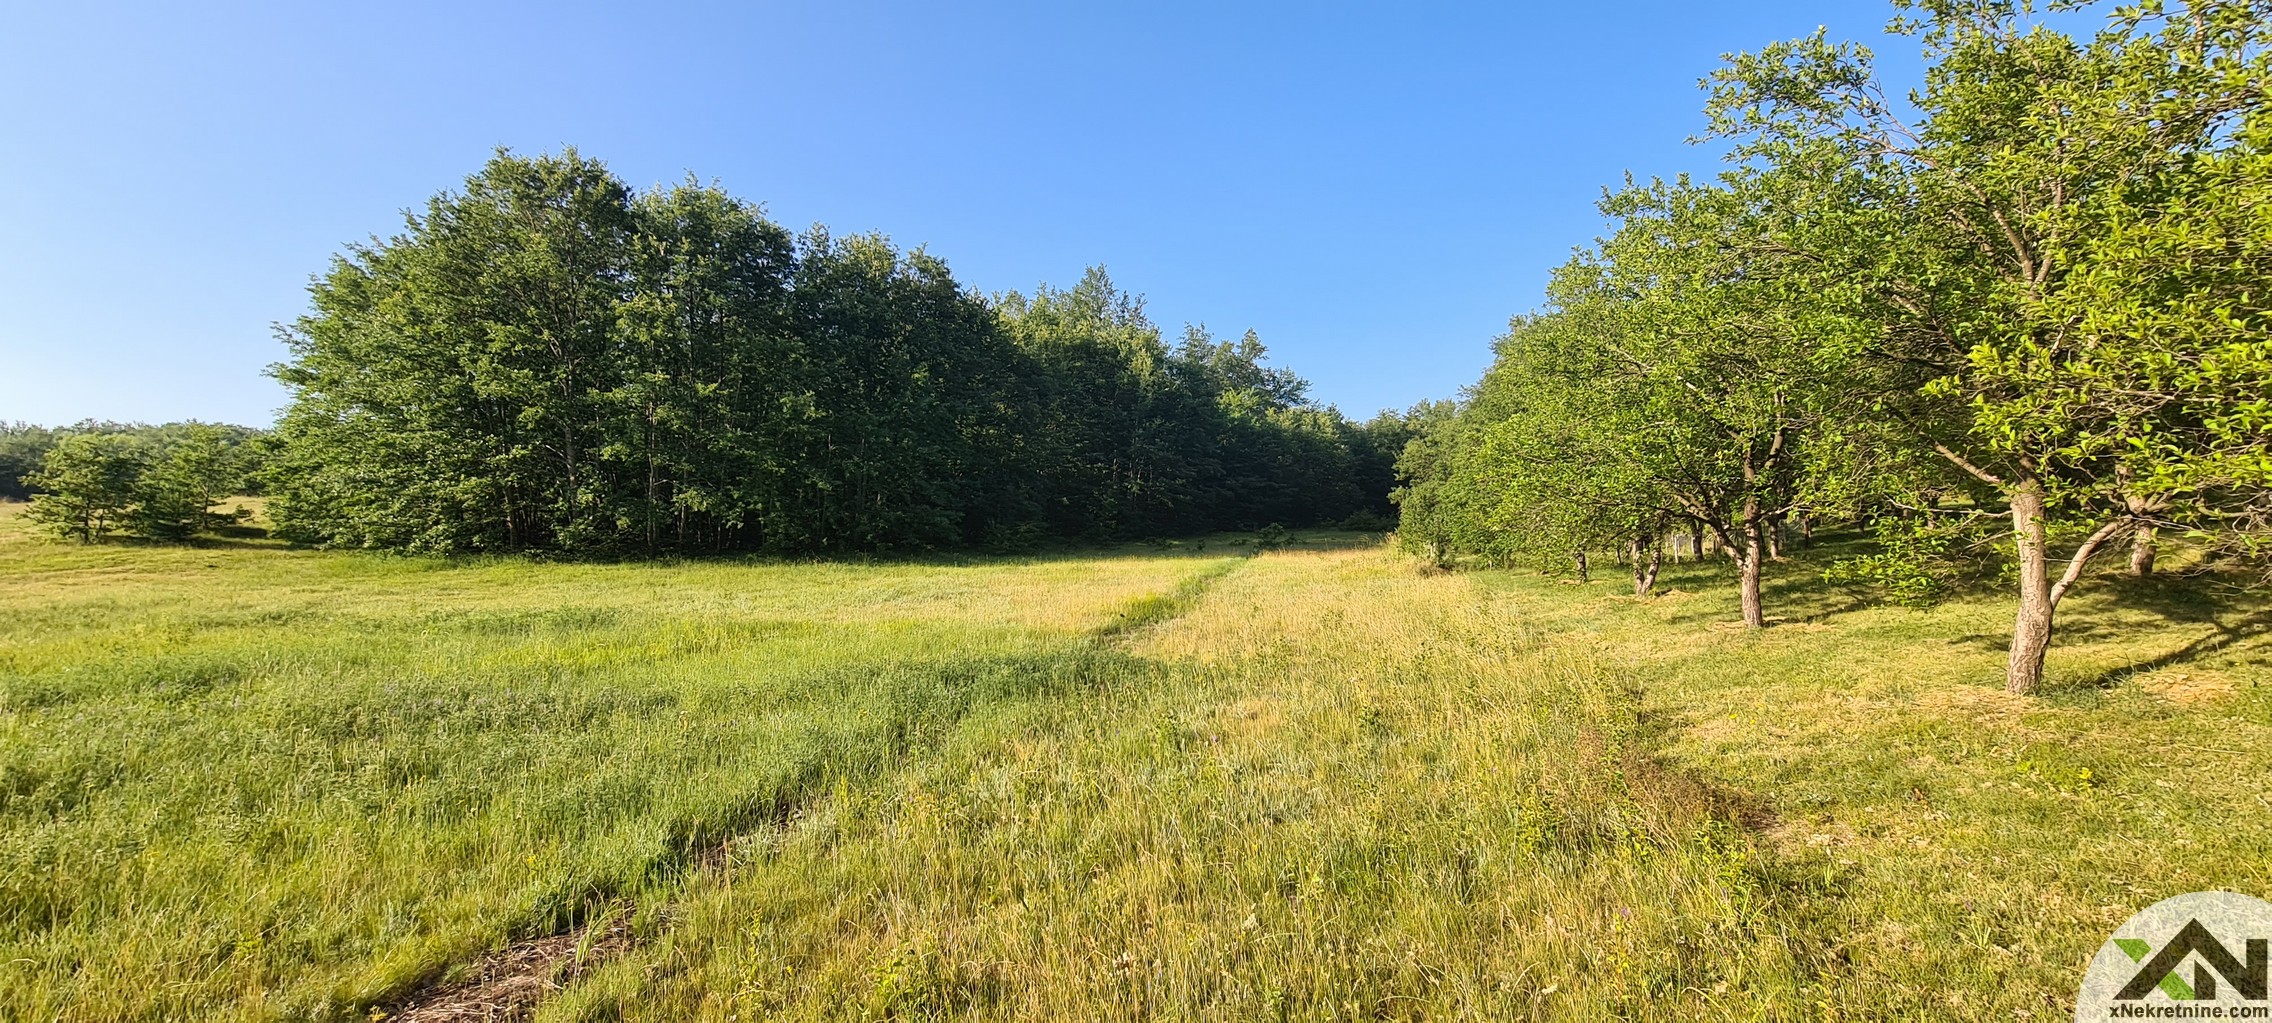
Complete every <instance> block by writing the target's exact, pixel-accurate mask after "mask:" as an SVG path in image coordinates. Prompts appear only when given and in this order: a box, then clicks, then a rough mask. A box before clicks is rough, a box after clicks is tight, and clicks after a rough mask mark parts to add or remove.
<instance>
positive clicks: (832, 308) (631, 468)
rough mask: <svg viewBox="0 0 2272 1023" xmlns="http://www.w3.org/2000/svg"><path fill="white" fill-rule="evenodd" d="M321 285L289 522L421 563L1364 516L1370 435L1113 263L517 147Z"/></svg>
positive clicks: (305, 331) (283, 437)
mask: <svg viewBox="0 0 2272 1023" xmlns="http://www.w3.org/2000/svg"><path fill="white" fill-rule="evenodd" d="M407 221H408V222H407V226H406V228H405V229H404V231H403V233H401V234H399V235H397V236H395V237H393V238H390V239H386V240H384V241H373V242H372V243H370V244H368V245H361V246H356V247H353V248H351V249H350V250H348V251H347V252H346V253H345V254H344V255H342V256H341V257H340V258H338V259H337V260H336V261H335V262H334V264H333V265H332V267H331V269H330V271H329V272H328V273H326V274H324V275H323V276H322V277H321V278H320V279H318V280H317V281H316V282H315V283H314V284H313V285H312V287H311V292H312V294H313V299H314V302H313V311H312V312H310V313H309V314H308V315H307V316H305V317H303V318H301V319H300V320H299V321H298V322H297V323H295V324H293V325H292V326H291V327H289V328H288V329H287V330H286V331H285V337H286V340H287V342H288V343H289V344H290V346H291V352H292V355H291V359H290V361H288V362H287V363H285V364H283V365H281V366H279V367H277V368H276V370H275V373H276V376H277V377H278V379H280V380H282V381H283V382H284V383H285V384H286V385H288V386H289V387H291V388H292V390H293V392H294V396H293V401H292V404H291V406H290V408H289V410H288V411H287V412H286V414H285V415H284V418H283V420H282V422H281V423H280V425H279V426H278V430H277V435H278V443H277V445H276V447H277V454H276V458H275V462H274V464H273V465H272V466H271V467H270V470H269V475H268V479H269V485H270V492H271V494H272V501H271V503H270V505H269V509H270V514H271V515H272V516H273V517H274V519H275V521H276V523H277V525H278V527H279V530H280V532H281V533H282V534H283V535H285V536H287V537H290V538H293V539H296V540H300V541H303V542H309V543H317V544H326V545H336V546H349V547H377V548H395V549H405V550H426V551H449V552H461V551H513V550H555V551H574V552H592V553H600V552H634V553H635V552H649V551H737V550H739V551H769V552H835V551H875V550H889V549H909V548H930V547H945V546H961V545H1009V546H1017V545H1023V544H1028V543H1032V542H1035V541H1038V540H1041V539H1044V538H1049V537H1066V538H1084V539H1104V538H1120V537H1139V536H1152V535H1162V534H1180V533H1193V532H1200V531H1207V530H1218V529H1230V528H1251V527H1257V526H1261V525H1265V524H1271V523H1278V524H1283V525H1287V526H1302V525H1314V524H1320V523H1333V522H1337V521H1343V520H1347V519H1350V518H1351V517H1356V518H1358V519H1361V520H1370V519H1372V518H1375V517H1378V516H1381V515H1384V514H1385V513H1387V512H1388V511H1389V510H1390V507H1389V505H1388V503H1387V495H1388V492H1389V490H1390V489H1391V487H1392V485H1393V482H1394V475H1393V472H1394V462H1395V459H1396V457H1397V454H1398V453H1399V451H1401V449H1402V448H1403V446H1404V443H1405V441H1406V440H1407V439H1408V438H1407V431H1406V427H1405V424H1404V422H1403V420H1402V418H1401V417H1399V416H1395V415H1383V416H1381V417H1379V418H1376V419H1374V420H1372V421H1371V422H1368V423H1362V424H1359V423H1353V422H1351V421H1349V420H1347V419H1345V418H1344V417H1343V416H1342V415H1341V414H1340V413H1339V412H1338V411H1336V410H1335V409H1332V408H1330V407H1321V406H1319V405H1317V404H1316V403H1314V402H1312V401H1310V400H1309V399H1308V398H1307V396H1306V389H1307V385H1306V384H1305V383H1304V382H1303V381H1302V380H1301V379H1300V378H1298V377H1296V376H1294V375H1293V374H1292V373H1290V372H1288V371H1286V370H1283V369H1275V368H1268V367H1266V366H1265V365H1264V364H1263V362H1264V359H1263V355H1264V353H1263V347H1262V345H1261V343H1260V342H1259V341H1257V340H1256V338H1255V337H1254V335H1253V334H1252V333H1251V332H1250V333H1248V334H1247V335H1246V336H1245V337H1243V338H1242V339H1240V340H1237V341H1221V340H1217V339H1216V338H1214V337H1212V336H1210V335H1209V334H1208V333H1207V332H1206V331H1204V330H1202V329H1199V328H1190V329H1187V331H1186V332H1185V335H1184V337H1183V338H1182V340H1181V341H1180V342H1179V343H1176V344H1170V343H1168V342H1167V341H1166V340H1164V339H1163V338H1162V336H1161V333H1160V331H1159V330H1158V329H1157V328H1156V327H1154V326H1153V325H1152V324H1151V323H1150V322H1148V321H1147V320H1146V319H1145V317H1144V314H1143V310H1142V307H1141V303H1140V302H1139V301H1137V300H1134V299H1132V298H1130V297H1129V296H1128V295H1126V294H1124V293H1122V292H1120V291H1119V290H1117V289H1116V288H1115V287H1114V286H1113V284H1112V283H1111V281H1110V280H1109V279H1108V278H1107V277H1106V275H1105V273H1104V272H1103V271H1102V270H1101V269H1092V270H1090V271H1089V272H1088V274H1087V276H1086V277H1084V278H1083V279H1082V281H1081V282H1080V283H1079V284H1078V285H1077V286H1075V287H1073V288H1072V289H1070V290H1062V291H1060V290H1054V289H1050V288H1047V287H1044V288H1042V289H1040V290H1038V291H1037V292H1036V293H1035V294H1033V295H1030V296H1028V295H1021V294H1017V293H1011V294H1008V295H1003V296H998V297H994V298H988V297H985V296H981V295H979V294H977V293H975V292H973V291H971V290H970V289H967V288H965V287H963V286H962V285H961V284H959V283H957V282H956V281H955V279H954V277H953V276H952V275H951V274H950V273H949V272H948V270H947V265H946V264H945V263H944V262H943V261H941V260H940V259H938V258H937V257H935V256H932V255H930V254H929V253H926V252H924V251H922V250H916V251H914V252H903V251H900V250H898V249H896V248H894V247H893V246H892V245H891V244H890V243H889V242H887V241H886V240H885V239H884V238H882V237H880V236H874V235H863V236H856V237H849V238H840V237H834V236H831V235H830V234H828V233H827V232H825V231H824V230H822V229H819V228H815V229H813V230H811V231H808V232H806V233H805V234H803V235H801V236H792V235H791V234H790V233H789V232H788V231H785V230H783V229H782V228H781V227H779V226H777V225H775V224H774V223H772V222H771V221H769V220H767V219H766V218H765V216H764V215H763V213H762V211H761V210H760V209H759V208H757V207H756V206H753V205H751V204H749V203H746V202H743V201H741V200H738V199H736V198H734V197H732V196H730V195H727V194H726V193H725V192H723V191H721V190H719V189H717V188H715V187H707V186H702V185H698V184H694V183H688V184H682V185H679V186H676V187H671V188H662V189H657V190H652V191H647V192H634V191H633V190H632V189H630V188H628V187H626V186H625V185H624V183H623V182H621V181H619V180H617V179H616V178H615V177H614V175H612V174H611V173H609V171H608V170H607V169H606V168H605V167H604V166H602V165H601V164H600V163H598V162H597V161H594V160H590V159H586V158H583V157H581V156H579V155H577V154H576V153H575V152H574V151H573V150H570V151H568V152H565V153H563V154H561V155H558V156H541V157H535V158H525V157H520V156H514V155H510V154H505V153H500V154H499V155H498V156H497V157H496V158H494V159H492V160H491V161H490V162H489V164H488V165H487V166H486V167H484V168H483V169H482V170H481V172H480V173H478V174H476V175H474V176H473V177H471V178H469V179H468V180H467V181H466V183H465V187H464V189H463V190H462V191H459V192H453V193H445V194H442V195H438V196H436V197H435V198H434V199H432V200H431V201H430V202H429V203H428V204H427V207H426V209H425V211H424V212H423V213H422V214H414V215H411V216H409V217H408V218H407Z"/></svg>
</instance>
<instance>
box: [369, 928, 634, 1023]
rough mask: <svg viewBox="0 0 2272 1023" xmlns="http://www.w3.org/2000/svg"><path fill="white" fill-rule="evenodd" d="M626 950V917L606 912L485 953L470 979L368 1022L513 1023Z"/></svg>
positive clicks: (417, 997)
mask: <svg viewBox="0 0 2272 1023" xmlns="http://www.w3.org/2000/svg"><path fill="white" fill-rule="evenodd" d="M595 929H597V933H595V932H594V931H595ZM630 947H631V929H630V926H629V923H628V922H627V919H626V914H624V913H620V912H617V913H610V914H608V915H607V916H606V917H603V918H602V919H601V920H600V921H599V922H598V923H596V924H593V925H592V926H591V927H586V928H580V929H578V930H576V931H573V932H570V933H568V934H555V935H552V936H551V937H547V938H531V939H529V940H527V941H521V942H515V943H514V944H511V945H508V946H506V947H504V948H501V949H498V950H497V951H494V952H491V953H489V954H488V955H486V956H483V957H482V959H481V962H480V963H478V964H476V965H475V967H474V970H473V974H472V975H471V976H469V977H466V978H465V979H463V980H460V981H457V982H454V983H445V984H441V985H439V986H436V987H430V988H427V989H426V990H424V991H421V992H419V993H418V994H416V995H413V996H411V998H410V1000H409V1001H408V1002H405V1003H403V1004H402V1005H401V1006H400V1007H399V1008H397V1009H395V1010H394V1011H393V1012H388V1013H373V1014H372V1018H373V1019H377V1020H385V1021H387V1023H471V1021H475V1020H479V1021H481V1023H517V1021H519V1020H525V1019H528V1018H530V1017H531V1016H534V1015H535V1014H536V1007H537V1003H539V1002H541V1001H543V1000H544V999H545V998H546V997H548V996H550V995H551V994H553V993H554V992H556V991H559V990H560V989H561V988H564V987H566V986H568V984H569V983H570V982H571V981H574V980H575V979H576V978H578V977H581V976H583V975H584V974H586V973H590V972H591V971H592V970H594V969H596V968H598V967H599V966H600V964H602V963H605V962H607V961H608V960H610V959H613V958H615V957H616V956H618V955H621V954H623V953H624V952H625V951H626V950H628V949H630ZM579 949H581V950H582V954H581V955H579V954H578V950H579Z"/></svg>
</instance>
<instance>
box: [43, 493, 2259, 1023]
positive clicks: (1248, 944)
mask: <svg viewBox="0 0 2272 1023" xmlns="http://www.w3.org/2000/svg"><path fill="white" fill-rule="evenodd" d="M6 514H7V513H6V512H0V1018H9V1019H16V1018H22V1019H47V1018H56V1017H60V1018H65V1019H88V1020H96V1019H177V1018H242V1019H271V1018H286V1019H296V1018H310V1017H314V1018H324V1017H329V1018H341V1019H346V1018H363V1017H365V1016H366V1015H367V1014H368V1013H369V1012H370V1010H372V1009H373V1008H375V1007H376V1008H384V1007H390V1006H393V1005H395V1004H397V1003H398V1002H399V1000H400V999H401V998H403V997H404V996H405V995H407V994H409V993H410V992H412V991H415V990H417V989H418V988H419V987H420V986H422V985H424V984H426V983H428V982H431V981H433V980H435V979H437V978H441V977H445V976H448V975H450V974H451V973H452V971H453V970H454V969H462V967H463V964H465V963H468V962H471V961H473V960H475V959H477V958H478V957H479V956H480V954H481V953H482V952H483V951H484V950H485V949H489V948H493V947H496V946H498V945H501V944H503V943H505V942H507V941H510V940H514V939H518V938H524V937H531V936H537V935H544V934H551V933H559V932H562V931H566V930H568V929H570V928H572V927H573V926H575V925H576V924H578V923H579V922H583V921H587V920H589V919H591V918H593V917H595V916H597V915H600V914H605V913H609V912H614V911H615V908H616V907H629V913H630V917H629V918H630V921H631V923H630V929H631V932H632V935H633V941H632V944H631V947H630V949H629V950H628V951H627V952H625V953H624V954H623V955H621V956H620V957H618V958H616V959H614V960H612V961H610V962H608V963H607V964H605V965H603V966H601V967H600V968H599V969H598V970H597V971H595V972H592V973H589V974H586V975H584V976H581V977H580V978H579V979H577V980H576V981H575V982H574V983H572V984H571V985H569V987H568V988H567V989H566V990H565V991H563V992H562V993H560V994H559V995H558V996H557V997H554V998H552V999H551V1000H549V1001H548V1002H546V1003H545V1004H544V1005H543V1006H542V1008H541V1011H540V1016H541V1017H543V1018H547V1019H553V1020H605V1019H652V1020H674V1019H686V1018H696V1019H717V1020H728V1019H738V1020H759V1019H814V1020H819V1019H875V1018H941V1019H945V1018H1004V1017H1015V1018H1034V1019H1042V1018H1048V1019H1130V1020H1150V1019H1218V1018H1246V1019H1421V1018H1534V1017H1535V1018H1556V1019H1560V1018H1570V1019H1609V1018H1641V1019H1668V1020H1671V1019H1747V1020H1748V1019H1792V1020H1798V1019H1807V1020H1813V1019H1880V1018H1904V1017H1906V1018H1929V1019H1984V1020H1985V1019H2012V1018H2035V1019H2051V1018H2056V1017H2062V1016H2065V1015H2069V1014H2071V1012H2072V1006H2071V1004H2070V1002H2069V1000H2070V999H2071V998H2072V994H2073V990H2074V988H2075V986H2076V985H2077V983H2078V982H2079V980H2080V976H2081V969H2082V964H2083V963H2084V962H2085V961H2086V960H2087V958H2088V957H2089V955H2090V954H2091V953H2092V952H2093V951H2094V950H2095V949H2096V948H2097V947H2098V945H2099V944H2100V943H2101V942H2103V941H2104V940H2105V937H2106V935H2107V934H2108V933H2109V932H2110V931H2111V929H2112V928H2113V927H2114V926H2115V925H2116V924H2118V923H2119V922H2120V921H2121V920H2122V919H2123V918H2125V917H2127V916H2128V915H2129V914H2130V913H2131V912H2133V911H2135V910H2136V909H2138V908H2141V907H2143V906H2145V905H2146V904H2149V903H2151V902H2153V901H2155V900H2157V899H2159V898H2162V897H2165V896H2167V895H2170V894H2175V893H2178V892H2183V891H2191V890H2196V889H2201V888H2214V887H2224V888H2234V889H2238V890H2242V891H2248V892H2253V893H2256V894H2260V895H2261V894H2265V893H2267V891H2268V890H2272V848H2268V847H2272V823H2268V821H2272V814H2268V813H2267V812H2266V811H2268V810H2272V804H2267V803H2266V802H2265V799H2266V796H2265V795H2264V794H2263V792H2262V789H2263V783H2264V781H2265V779H2266V778H2268V777H2272V743H2268V742H2267V739H2268V738H2272V689H2267V688H2265V687H2263V685H2262V683H2263V682H2264V681H2266V680H2267V679H2268V678H2272V670H2268V668H2267V665H2268V661H2272V643H2268V642H2267V641H2266V637H2265V636H2264V635H2263V630H2264V626H2265V625H2266V624H2267V623H2268V621H2272V619H2268V618H2267V616H2266V605H2265V603H2264V602H2263V601H2262V600H2260V599H2255V598H2245V597H2242V598H2233V599H2229V600H2226V601H2223V602H2218V601H2212V600H2208V599H2205V598H2204V597H2202V596H2201V595H2200V588H2199V586H2198V585H2195V584H2189V583H2185V582H2181V581H2171V580H2163V581H2154V582H2148V583H2131V582H2129V581H2126V580H2117V579H2105V580H2097V579H2094V580H2092V581H2091V583H2090V584H2089V586H2088V587H2087V588H2085V589H2080V590H2078V591H2077V595H2076V597H2075V598H2073V601H2072V602H2071V603H2070V605H2069V607H2067V608H2064V609H2063V610H2062V628H2063V634H2062V641H2061V645H2060V646H2058V647H2057V648H2056V649H2055V650H2054V653H2053V659H2052V673H2053V676H2054V685H2053V687H2052V692H2051V693H2050V695H2048V696H2045V697H2042V698H2036V699H2018V698H2012V697H2008V696H2006V695H2004V694H2003V693H2002V692H2001V690H2000V688H1999V687H2000V680H2001V670H2000V657H2001V640H2002V637H2003V635H2004V630H2005V629H2006V628H2007V627H2008V611H2007V609H2006V608H2005V606H2004V605H2003V604H2001V603H2000V602H1999V601H1997V600H1996V599H1995V598H1994V597H1993V595H1981V596H1977V597H1971V598H1967V599H1965V600H1961V601H1958V602H1954V603H1952V604H1949V605H1945V606H1943V607H1940V608H1936V609H1933V610H1929V611H1914V610H1905V609H1898V608H1880V607H1869V606H1865V605H1862V604H1858V603H1856V602H1854V601H1852V600H1851V599H1849V598H1848V597H1847V596H1846V595H1844V594H1842V593H1839V592H1836V591H1831V590H1828V589H1825V588H1824V587H1822V586H1820V585H1819V584H1818V583H1813V582H1811V581H1810V580H1811V579H1813V577H1814V572H1815V570H1814V569H1812V568H1810V567H1808V566H1806V565H1803V564H1793V565H1790V566H1780V567H1779V568H1780V570H1779V571H1778V573H1777V579H1778V581H1777V583H1776V585H1775V587H1774V588H1773V589H1772V590H1771V592H1770V600H1771V602H1772V603H1771V613H1778V614H1782V615H1783V616H1785V619H1786V621H1785V622H1784V623H1783V624H1781V625H1779V626H1778V627H1776V628H1772V629H1769V630H1767V631H1765V632H1764V633H1761V634H1758V635H1749V634H1745V633H1743V632H1741V631H1740V630H1734V629H1730V628H1727V627H1726V626H1727V625H1728V624H1729V623H1730V622H1732V620H1733V619H1734V618H1735V617H1736V616H1735V610H1734V594H1733V592H1732V587H1731V586H1730V585H1729V581H1728V580H1727V579H1726V578H1724V573H1723V572H1722V571H1721V570H1720V569H1718V568H1715V567H1712V566H1675V567H1673V568H1671V569H1670V570H1669V571H1668V573H1667V576H1666V579H1665V581H1664V585H1666V586H1668V587H1670V588H1671V589H1673V590H1674V592H1673V593H1670V594H1668V595H1666V596H1663V597H1659V598H1657V599H1654V600H1649V601H1636V600H1634V599H1632V598H1630V597H1626V596H1622V595H1620V592H1619V587H1618V585H1617V584H1616V583H1615V582H1609V581H1605V582H1602V583H1597V584H1596V585H1594V586H1589V587H1578V586H1569V585H1562V584H1560V583H1558V582H1556V581H1555V580H1551V579H1547V578H1542V577H1539V576H1536V575H1533V574H1528V573H1521V572H1469V573H1459V574H1453V575H1444V574H1435V573H1428V572H1423V571H1421V570H1420V569H1419V568H1418V567H1417V566H1415V565H1414V564H1413V563H1412V562H1411V561H1409V560H1408V559H1405V558H1402V557H1400V556H1397V555H1395V554H1393V553H1391V552H1388V551H1386V550H1383V549H1380V548H1378V547H1376V546H1372V545H1370V544H1367V543H1362V542H1359V541H1358V538H1354V537H1351V538H1346V539H1344V540H1342V541H1338V542H1333V541H1330V540H1329V538H1323V537H1312V538H1311V541H1312V542H1310V543H1308V544H1305V545H1302V546H1299V547H1297V549H1294V550H1289V551H1283V552H1274V553H1266V554H1262V555H1259V556H1255V557H1246V556H1243V555H1244V553H1245V549H1242V548H1234V547H1229V546H1227V545H1226V544H1225V543H1223V542H1222V541H1217V542H1216V543H1215V544H1213V545H1211V547H1210V548H1209V550H1208V552H1201V551H1199V550H1197V549H1195V547H1179V548H1172V549H1144V548H1130V549H1127V550H1121V551H1109V552H1098V553H1094V554H1083V555H1067V556H1055V557H1042V558H1024V559H984V558H976V559H942V560H938V561H930V562H896V563H877V564H866V565H854V564H779V563H756V562H749V563H741V562H698V563H686V564H658V565H610V566H594V565H559V564H552V565H546V564H535V563H528V562H521V561H494V562H451V561H439V560H422V559H403V558H389V557H376V556H361V555H345V554H331V553H320V552H307V551H292V550H286V549H282V548H278V547H274V546H267V545H263V544H260V543H257V542H247V543H240V544H235V545H230V546H214V547H207V548H196V549H181V548H155V547H127V546H106V547H95V548H77V547H69V546H63V545H56V544H50V543H45V542H41V541H38V540H36V539H33V538H31V537H30V536H29V535H27V534H26V533H25V532H24V531H23V529H22V528H21V526H20V524H17V523H15V522H13V521H12V520H9V519H7V518H5V516H6ZM2252 601H2253V602H2252ZM704 864H710V865H711V866H710V867H709V868H705V867H704V866H703V865H704Z"/></svg>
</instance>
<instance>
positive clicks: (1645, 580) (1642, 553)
mask: <svg viewBox="0 0 2272 1023" xmlns="http://www.w3.org/2000/svg"><path fill="white" fill-rule="evenodd" d="M1663 563H1664V547H1663V545H1661V544H1658V543H1656V542H1655V541H1653V540H1636V541H1634V543H1633V595H1634V596H1636V597H1646V596H1648V595H1649V591H1650V590H1652V589H1655V588H1656V585H1657V568H1658V566H1660V565H1662V564H1663Z"/></svg>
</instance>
